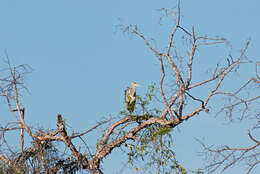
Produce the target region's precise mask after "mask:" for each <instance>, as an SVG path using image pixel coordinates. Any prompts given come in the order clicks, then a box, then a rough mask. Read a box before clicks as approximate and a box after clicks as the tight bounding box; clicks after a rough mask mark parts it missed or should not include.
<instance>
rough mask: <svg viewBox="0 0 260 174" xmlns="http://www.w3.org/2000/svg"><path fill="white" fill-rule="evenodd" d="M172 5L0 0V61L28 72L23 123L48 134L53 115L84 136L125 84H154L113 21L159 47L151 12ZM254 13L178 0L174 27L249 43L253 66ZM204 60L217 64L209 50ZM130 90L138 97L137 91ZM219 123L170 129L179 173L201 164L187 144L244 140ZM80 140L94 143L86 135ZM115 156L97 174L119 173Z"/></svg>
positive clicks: (233, 1)
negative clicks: (135, 27) (136, 28)
mask: <svg viewBox="0 0 260 174" xmlns="http://www.w3.org/2000/svg"><path fill="white" fill-rule="evenodd" d="M173 7H176V1H174V0H161V1H158V0H142V1H140V0H131V1H122V0H121V1H120V0H112V1H101V0H97V1H86V0H77V1H69V0H55V1H53V0H44V1H37V0H23V1H20V0H12V1H11V0H8V1H7V0H1V1H0V55H1V57H2V58H3V57H5V56H4V55H5V54H4V53H5V51H7V52H8V55H9V56H10V58H11V61H12V62H13V64H16V65H17V64H29V65H30V66H31V67H32V68H33V72H32V74H30V75H29V76H28V78H27V81H26V83H27V87H28V89H29V91H30V94H28V93H25V94H24V96H23V105H24V106H25V108H26V120H27V122H28V124H29V125H34V126H37V125H39V126H40V127H43V128H55V126H56V115H57V113H61V114H63V116H64V117H65V118H66V120H67V123H68V124H69V125H70V126H71V127H72V129H74V130H75V131H76V132H77V131H84V130H87V129H89V128H90V127H92V126H94V124H95V123H96V121H98V120H100V118H103V117H109V116H110V115H112V116H114V115H117V114H118V113H119V111H120V110H121V109H122V108H123V107H124V102H123V95H124V93H123V92H124V89H125V87H126V86H127V85H128V84H129V83H130V82H131V81H136V82H138V83H140V84H142V86H144V87H145V86H147V85H149V84H150V83H151V82H158V81H159V72H160V69H159V64H158V62H157V59H156V58H155V57H154V55H153V53H151V52H150V51H149V50H148V49H147V48H146V47H145V45H144V43H143V41H142V40H141V39H139V38H136V37H133V36H128V35H126V34H122V31H121V30H119V29H118V27H117V25H118V24H120V21H119V18H120V19H121V21H123V22H124V23H126V24H137V25H138V26H140V28H141V30H142V31H143V32H144V33H145V34H146V35H147V36H148V37H153V38H154V39H156V40H158V43H164V42H166V41H167V39H168V33H166V31H167V30H165V29H163V27H161V26H159V24H158V21H159V17H160V13H159V12H158V11H157V10H156V9H159V8H173ZM259 7H260V1H257V0H249V1H245V0H229V1H227V0H218V1H216V0H215V1H209V0H196V1H188V0H182V2H181V14H182V22H181V23H182V25H183V26H184V27H186V28H187V29H191V27H192V26H194V28H195V31H197V32H198V33H199V34H207V35H210V36H220V37H225V38H227V39H228V40H229V41H230V43H231V44H232V45H233V48H234V51H238V50H239V48H240V47H241V46H242V45H243V44H244V43H245V41H246V40H247V39H248V38H251V40H252V44H251V45H250V47H249V54H248V55H249V57H250V58H252V59H253V60H258V61H259V60H260V53H259V47H260V34H259V31H260V23H259V19H260V10H259ZM164 26H165V27H164V28H167V27H166V26H167V23H166V24H164ZM206 54H207V55H208V56H210V57H211V58H212V59H217V58H218V57H216V56H215V54H216V55H217V54H218V53H217V52H214V53H211V52H206ZM203 73H204V72H203ZM138 92H139V93H140V94H142V93H144V92H145V88H140V89H139V91H138ZM6 112H7V107H6V106H4V104H3V103H1V105H0V117H1V120H2V121H3V122H6V121H8V119H7V118H6V117H4V118H3V115H4V114H6ZM222 118H223V117H222ZM3 119H4V120H3ZM2 121H1V122H2ZM223 123H224V121H223V120H222V119H221V118H217V119H216V118H214V116H213V115H210V114H204V115H200V117H198V118H194V119H192V120H189V121H188V122H185V123H184V124H183V125H181V126H180V127H179V129H178V130H176V131H175V137H176V138H175V143H176V144H175V147H176V154H177V156H176V157H177V159H179V161H180V162H181V163H182V164H183V165H184V166H185V167H187V168H198V167H202V166H203V159H202V158H201V157H199V156H197V152H199V151H200V150H201V146H200V145H199V144H198V143H196V141H195V139H194V138H199V139H202V138H205V140H206V142H207V143H209V144H221V143H227V144H228V143H231V144H236V142H241V141H240V140H241V137H242V138H243V137H244V138H245V140H246V133H247V129H248V127H241V125H239V124H235V125H234V126H233V127H234V128H232V129H230V128H229V127H228V126H227V125H224V124H223ZM231 138H232V142H230V139H231ZM87 141H91V142H90V144H91V143H95V139H94V137H91V136H90V138H89V140H87ZM116 155H119V156H116ZM116 155H111V156H110V157H108V158H107V159H105V160H104V161H103V162H104V165H103V167H104V172H105V173H116V172H119V171H120V169H121V168H122V167H123V165H124V164H125V162H122V161H121V156H120V153H119V152H116ZM111 166H113V167H111ZM118 166H119V167H118ZM258 172H260V168H258ZM124 173H125V174H128V173H133V171H132V170H131V169H129V170H128V169H125V170H124ZM234 173H235V171H234Z"/></svg>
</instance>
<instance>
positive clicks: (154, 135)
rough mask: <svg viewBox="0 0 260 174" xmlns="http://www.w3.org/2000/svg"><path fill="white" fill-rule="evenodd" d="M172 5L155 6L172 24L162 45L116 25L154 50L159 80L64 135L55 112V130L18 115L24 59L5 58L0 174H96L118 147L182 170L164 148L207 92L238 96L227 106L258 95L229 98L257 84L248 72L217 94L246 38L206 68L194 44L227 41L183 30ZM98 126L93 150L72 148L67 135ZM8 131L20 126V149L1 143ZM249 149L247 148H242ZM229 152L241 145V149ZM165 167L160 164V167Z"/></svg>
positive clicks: (202, 107) (208, 100)
mask: <svg viewBox="0 0 260 174" xmlns="http://www.w3.org/2000/svg"><path fill="white" fill-rule="evenodd" d="M176 9H177V10H176V11H177V12H173V11H169V10H168V9H161V11H162V12H163V13H164V14H166V16H168V17H170V19H171V20H172V22H173V26H172V28H171V32H170V34H169V37H168V38H167V40H168V42H167V45H163V46H162V48H161V49H160V48H156V47H155V46H154V45H153V42H152V41H153V40H150V39H147V37H146V36H145V35H144V34H143V33H142V32H141V31H140V30H139V29H138V27H137V26H136V25H123V24H122V25H120V26H121V28H122V29H123V31H125V32H128V33H130V34H133V35H135V36H137V37H139V38H141V39H142V40H143V41H144V43H145V44H146V46H147V47H148V48H149V49H150V50H151V51H152V52H153V53H154V54H155V57H156V58H157V60H158V63H159V68H160V73H161V78H160V79H159V83H158V86H156V84H154V85H151V86H150V87H149V89H148V92H147V94H146V95H145V96H141V95H139V96H137V109H136V111H135V112H133V113H129V112H128V111H127V110H123V111H121V113H120V118H113V119H110V118H109V119H107V120H104V121H100V122H99V123H98V124H97V125H95V126H94V127H93V128H91V129H89V130H87V131H85V132H82V133H78V134H75V133H73V134H71V135H69V133H68V132H67V129H66V124H65V119H64V118H63V117H62V115H61V114H58V116H57V128H56V129H55V130H41V129H37V130H36V131H35V129H34V128H32V127H30V126H28V124H27V122H26V121H25V117H26V115H25V108H23V107H22V105H21V102H20V95H21V94H22V92H23V91H22V90H24V89H25V90H26V88H25V86H24V81H23V80H24V78H25V75H26V74H27V73H28V72H29V71H30V68H29V66H28V65H19V66H12V65H11V63H10V61H9V59H8V58H7V65H8V68H7V69H6V70H5V71H8V73H4V75H6V76H4V77H1V79H0V83H1V86H0V87H1V88H0V90H1V91H0V92H1V93H0V96H2V97H3V98H4V99H5V101H6V102H7V104H8V107H9V110H10V112H12V113H13V114H14V119H15V122H12V123H8V124H7V125H5V126H2V127H1V136H0V140H1V146H0V147H1V152H0V160H1V161H2V170H3V171H5V172H6V173H14V172H19V173H41V172H46V173H58V172H64V173H66V172H67V173H73V172H77V171H78V170H86V171H89V172H90V173H91V174H100V173H102V168H101V162H102V160H103V159H104V158H105V157H107V156H108V155H109V154H110V153H112V152H113V150H114V149H117V148H121V149H122V150H123V151H125V152H126V153H127V154H128V157H129V163H132V162H135V161H137V160H138V159H140V158H141V159H142V160H144V161H145V160H147V161H148V163H149V164H150V166H155V167H156V169H155V170H156V172H157V173H162V172H163V173H167V172H168V173H182V174H184V173H187V171H186V170H185V168H184V167H183V166H182V165H181V164H179V163H178V161H177V160H176V158H175V154H174V151H173V150H172V148H171V146H172V139H171V138H172V131H173V130H174V129H175V128H176V126H178V125H180V124H181V123H183V122H184V121H187V120H189V119H190V118H192V117H198V116H199V114H200V113H201V112H209V109H210V105H213V106H214V100H215V96H218V95H223V96H230V97H231V98H233V99H236V101H238V103H232V105H230V106H226V107H225V108H224V109H228V110H230V109H231V110H232V109H233V108H234V107H238V106H239V105H240V104H244V105H246V106H247V103H249V102H252V101H255V100H257V99H259V96H255V98H251V99H248V100H244V99H241V98H239V97H238V96H237V95H238V93H239V92H240V91H241V89H242V88H245V86H246V85H247V84H249V83H251V82H254V83H258V84H259V76H258V74H257V73H256V75H257V76H256V77H255V78H252V79H251V80H250V81H249V82H248V83H247V84H246V85H244V86H241V87H240V88H239V89H238V90H237V91H235V92H222V90H221V89H222V87H223V86H225V84H226V80H229V75H230V74H232V73H236V72H238V71H239V70H240V69H239V68H240V66H242V65H247V63H252V62H250V61H249V60H248V59H246V56H245V55H246V50H247V47H248V45H249V43H250V42H249V41H248V42H247V43H246V44H245V47H244V48H243V49H242V51H241V54H240V56H238V57H236V58H235V57H233V56H232V55H227V56H226V57H228V58H223V59H222V60H221V61H220V63H214V66H213V67H210V66H211V65H209V66H207V65H204V64H203V59H202V58H200V57H199V56H197V52H198V50H199V49H200V48H203V47H206V48H207V47H209V46H214V45H219V44H221V45H224V46H226V47H229V43H228V41H227V40H226V39H224V38H219V37H208V36H201V35H198V34H197V33H196V32H195V29H194V28H192V29H191V30H190V29H185V28H184V27H183V26H182V25H181V15H180V14H181V12H180V4H178V7H177V8H176ZM180 43H185V44H180ZM183 45H185V48H183ZM195 62H196V63H197V62H200V63H201V64H203V66H204V67H203V68H205V70H207V69H209V68H211V69H212V70H211V71H209V73H208V75H207V78H203V77H200V78H198V77H196V79H195V80H194V71H202V69H195V66H194V64H195ZM257 65H259V63H258V64H257ZM256 71H257V68H256ZM200 88H202V89H206V90H203V94H200V95H198V94H196V92H194V91H196V90H197V89H200ZM231 88H232V87H231ZM156 89H158V90H159V94H158V95H156V94H154V90H156ZM234 90H235V89H234ZM155 98H157V99H158V100H159V101H158V103H159V104H158V103H156V100H155ZM99 126H103V127H104V133H103V134H102V135H100V139H99V140H97V141H98V142H97V146H96V149H94V153H92V152H90V151H89V152H86V153H82V152H80V151H79V149H77V148H76V146H75V144H73V142H72V140H73V139H75V138H79V139H81V140H82V142H83V143H85V141H86V142H87V140H86V139H84V137H83V136H84V135H86V134H88V133H91V132H92V131H93V130H95V129H96V128H97V127H99ZM14 130H20V131H21V133H20V137H21V140H20V147H21V150H20V153H18V152H12V149H11V148H9V147H10V144H9V143H8V142H7V141H6V139H5V135H6V134H7V133H10V132H12V131H14ZM24 131H25V132H26V133H27V134H28V136H29V137H30V138H31V142H32V145H31V147H30V148H27V149H24V143H23V139H24ZM249 137H250V139H251V140H252V141H254V142H255V143H256V145H255V146H256V147H257V146H258V145H259V141H258V140H256V139H255V138H253V136H252V135H251V134H250V133H249ZM58 144H64V145H65V146H66V148H67V149H68V150H69V152H67V151H66V152H63V154H61V153H60V152H59V151H58V150H57V146H58ZM3 147H7V149H9V150H5V151H4V148H3ZM86 147H87V145H86ZM253 147H254V146H253ZM87 148H88V147H87ZM251 149H252V147H251V148H248V150H244V152H248V151H250V150H251ZM235 150H236V151H238V150H240V152H241V151H243V150H242V149H235ZM222 151H224V150H222ZM225 151H233V153H234V149H233V150H232V148H227V147H226V150H225ZM7 152H8V153H7ZM219 153H221V151H220V152H219ZM255 156H256V155H255ZM225 159H226V158H225ZM256 164H257V163H255V165H256ZM165 166H168V168H167V169H166V167H165ZM137 170H139V168H137ZM197 173H199V171H198V172H197Z"/></svg>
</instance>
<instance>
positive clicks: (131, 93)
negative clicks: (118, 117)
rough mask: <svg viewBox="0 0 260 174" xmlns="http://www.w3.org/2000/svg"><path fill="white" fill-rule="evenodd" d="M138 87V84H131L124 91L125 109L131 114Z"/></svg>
mask: <svg viewBox="0 0 260 174" xmlns="http://www.w3.org/2000/svg"><path fill="white" fill-rule="evenodd" d="M138 86H140V85H139V84H137V83H135V82H132V83H131V84H130V86H129V87H128V88H127V89H126V90H125V103H126V109H127V110H128V111H129V112H130V113H132V112H133V111H134V109H135V102H136V89H135V88H136V87H138Z"/></svg>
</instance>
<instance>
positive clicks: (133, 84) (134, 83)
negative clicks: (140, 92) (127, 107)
mask: <svg viewBox="0 0 260 174" xmlns="http://www.w3.org/2000/svg"><path fill="white" fill-rule="evenodd" d="M140 86H141V85H140V84H137V83H136V82H132V83H131V85H130V87H140Z"/></svg>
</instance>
